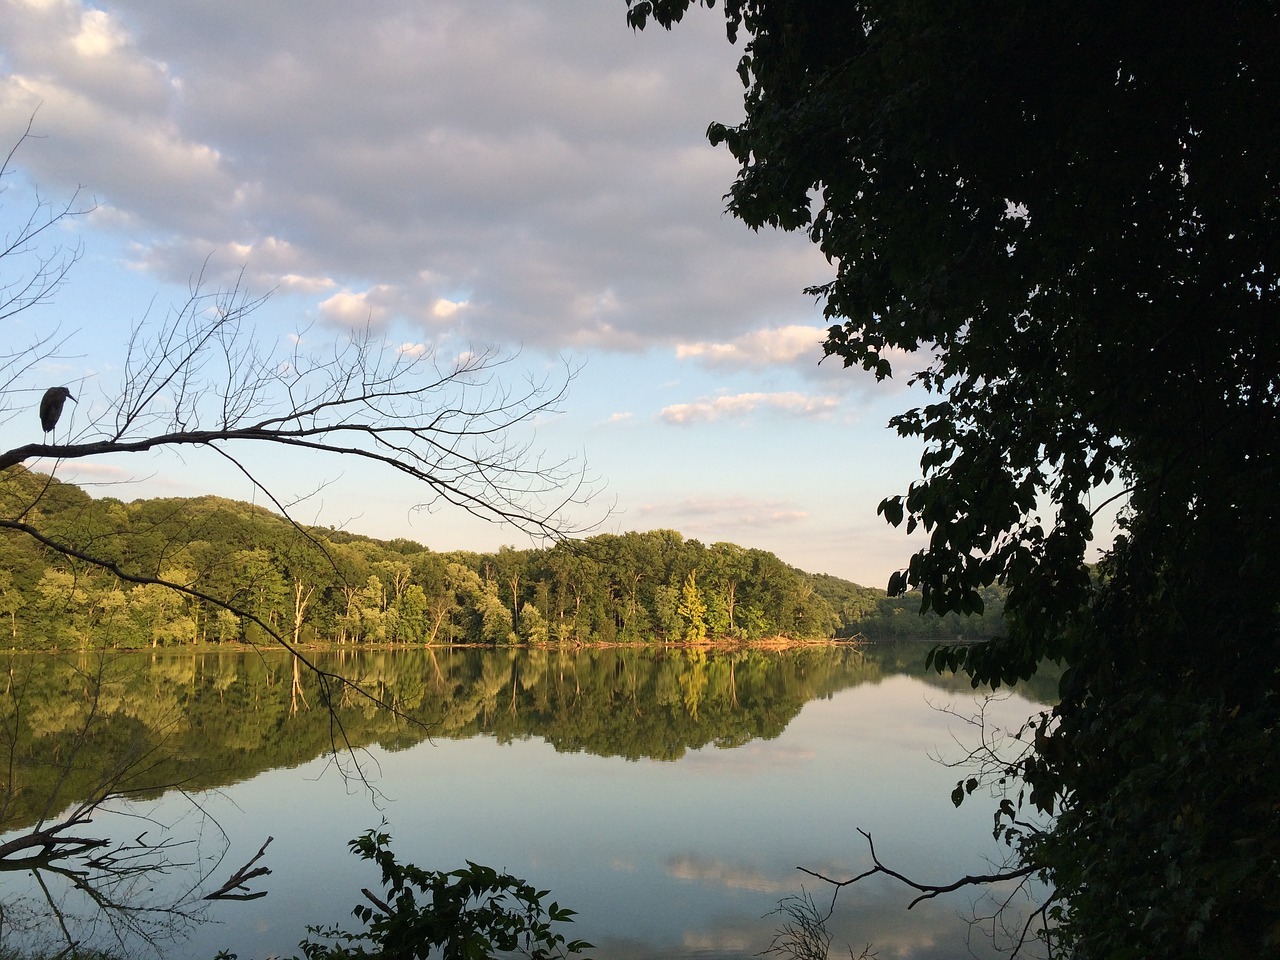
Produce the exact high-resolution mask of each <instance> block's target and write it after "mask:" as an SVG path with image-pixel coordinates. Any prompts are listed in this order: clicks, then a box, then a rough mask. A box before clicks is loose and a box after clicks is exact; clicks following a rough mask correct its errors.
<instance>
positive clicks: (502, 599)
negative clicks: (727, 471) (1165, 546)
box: [0, 467, 1002, 649]
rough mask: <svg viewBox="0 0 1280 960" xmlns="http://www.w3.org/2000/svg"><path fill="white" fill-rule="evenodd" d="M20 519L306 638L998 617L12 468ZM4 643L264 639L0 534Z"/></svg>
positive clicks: (213, 614)
mask: <svg viewBox="0 0 1280 960" xmlns="http://www.w3.org/2000/svg"><path fill="white" fill-rule="evenodd" d="M0 500H3V501H4V502H3V504H0V506H3V509H4V510H5V511H6V513H7V515H15V516H16V515H19V514H23V515H24V516H25V517H26V521H27V522H28V523H29V524H31V525H32V526H34V527H36V528H37V529H39V530H41V531H43V532H44V533H45V534H46V535H48V536H50V537H56V538H58V539H60V540H61V541H63V542H65V543H70V544H75V545H78V546H79V548H80V549H84V550H90V549H91V551H92V554H93V555H94V556H95V557H98V558H101V559H105V560H107V561H109V562H111V563H114V564H116V565H117V566H118V567H119V568H120V569H121V570H122V571H125V572H126V573H128V574H132V575H135V576H140V577H157V578H160V579H162V580H165V581H168V582H171V583H177V584H181V585H183V586H186V587H190V588H192V589H194V590H196V591H198V592H199V593H200V594H203V595H205V596H208V597H211V598H216V599H218V600H222V601H225V602H226V603H228V604H230V605H232V606H234V607H235V608H236V609H238V610H240V611H242V612H244V613H247V614H252V615H253V616H254V617H256V618H258V619H259V620H260V621H262V622H263V623H265V624H268V625H269V626H270V627H271V629H272V630H273V631H275V632H276V633H278V634H279V635H280V636H282V637H285V638H287V639H290V640H292V641H293V642H297V643H308V644H309V643H324V644H332V643H336V644H376V643H408V644H422V643H431V644H450V643H480V644H505V643H545V642H558V643H564V642H568V643H615V642H624V643H647V642H700V641H704V640H717V639H740V640H758V639H763V638H769V637H786V638H790V639H811V638H829V637H851V636H855V635H857V634H862V635H865V636H870V637H876V636H895V637H911V636H917V637H931V638H938V639H942V638H946V639H954V638H957V637H966V636H972V637H975V638H976V637H982V636H989V635H990V634H991V633H994V632H997V631H998V630H999V629H1000V609H1001V606H1002V605H1001V603H1000V599H999V597H997V596H994V595H993V596H992V597H991V598H990V600H991V602H989V603H988V605H987V612H986V616H985V617H981V618H970V619H968V620H966V621H962V620H960V619H959V618H956V617H955V616H951V617H948V618H946V619H942V618H938V617H930V618H922V617H921V616H919V614H918V613H916V612H915V611H916V609H917V607H918V604H917V603H916V601H915V600H914V599H913V598H911V597H909V596H908V597H904V598H893V599H891V598H888V597H887V596H886V595H885V593H884V591H882V590H877V589H873V588H869V587H862V586H858V585H857V584H853V583H850V582H848V581H845V580H840V579H838V578H836V577H831V576H827V575H814V574H809V573H805V572H803V571H800V570H797V569H795V568H794V567H790V566H788V565H787V564H785V563H783V562H782V561H781V560H779V559H778V558H777V557H776V556H774V555H773V554H772V553H769V552H767V551H764V550H756V549H751V548H746V547H740V546H737V545H735V544H731V543H715V544H711V545H710V546H707V545H704V544H702V543H700V542H699V541H697V540H693V539H685V538H684V537H683V536H681V534H679V533H677V532H675V531H673V530H657V531H649V532H645V533H625V534H601V535H597V536H594V537H590V538H588V539H585V540H581V541H569V542H562V543H557V544H555V545H554V546H551V547H548V548H545V549H529V550H517V549H512V548H507V547H504V548H502V549H501V550H499V551H498V552H497V553H494V554H479V553H470V552H462V551H454V552H446V553H441V552H437V551H433V550H429V549H427V548H426V547H424V546H422V545H421V544H419V543H415V542H413V541H410V540H405V539H397V540H392V541H389V542H387V541H380V540H375V539H372V538H369V537H362V536H357V535H354V534H351V533H347V532H344V531H339V530H332V529H322V528H299V527H296V526H294V525H292V524H290V523H289V522H288V521H286V520H284V519H283V518H281V517H279V516H277V515H276V514H273V513H271V512H270V511H268V510H265V509H263V508H261V507H256V506H252V505H250V504H246V503H239V502H235V501H231V500H224V499H221V498H219V497H212V496H209V497H199V498H195V499H155V500H137V501H134V502H132V503H124V502H122V501H120V500H116V499H112V498H109V497H108V498H100V499H99V498H92V497H90V496H89V495H88V494H86V493H85V492H84V491H83V490H81V489H79V488H78V487H76V486H74V485H72V484H67V483H62V482H60V481H58V480H53V479H50V478H48V477H45V476H43V475H40V474H35V473H31V472H29V471H27V470H25V468H22V467H15V468H11V469H10V470H8V471H5V473H4V475H3V480H2V481H0ZM0 617H2V618H3V619H2V620H0V624H3V626H0V636H6V637H7V640H8V645H9V646H12V647H21V648H37V649H49V648H56V649H75V648H89V647H113V648H128V647H136V646H180V645H187V644H207V643H227V642H236V641H246V640H247V641H253V642H261V641H264V640H267V639H269V638H268V637H267V635H266V633H265V631H264V630H263V628H262V627H261V626H259V625H258V624H257V623H254V622H253V620H252V619H250V618H248V617H244V616H238V615H236V614H234V613H231V612H230V611H228V610H226V609H224V608H221V607H219V606H217V605H216V604H213V603H210V602H207V601H204V600H201V599H198V598H196V597H192V596H189V595H185V594H183V593H180V592H177V591H174V590H172V589H169V588H167V587H165V586H162V585H159V584H155V583H131V582H129V581H127V580H122V579H121V578H119V577H117V576H116V575H115V574H113V573H111V572H109V571H106V570H103V569H101V568H100V567H97V566H91V565H88V564H81V563H78V562H76V561H75V560H74V559H69V558H68V557H67V556H65V555H63V554H61V553H55V552H53V551H48V550H45V549H44V548H43V547H42V546H41V545H40V544H39V543H38V542H37V541H35V540H33V539H32V538H31V537H29V536H26V535H24V534H22V533H18V532H12V531H4V532H3V533H0Z"/></svg>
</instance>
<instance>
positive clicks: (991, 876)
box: [796, 827, 1037, 910]
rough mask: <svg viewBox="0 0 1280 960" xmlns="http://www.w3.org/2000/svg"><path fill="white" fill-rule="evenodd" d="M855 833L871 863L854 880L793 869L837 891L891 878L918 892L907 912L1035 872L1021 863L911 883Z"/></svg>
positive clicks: (862, 832) (801, 868) (874, 847)
mask: <svg viewBox="0 0 1280 960" xmlns="http://www.w3.org/2000/svg"><path fill="white" fill-rule="evenodd" d="M858 832H859V833H860V834H862V835H863V836H864V837H866V838H867V847H868V849H869V850H870V851H871V862H872V863H873V864H874V866H873V867H872V868H871V869H870V870H864V871H863V872H862V873H860V874H858V875H857V876H856V877H852V878H850V879H848V880H834V879H832V878H831V877H827V876H824V875H823V874H821V873H817V872H816V871H813V870H809V869H808V868H806V867H797V868H796V869H798V870H799V871H800V872H801V873H807V874H808V875H809V876H811V877H814V878H815V879H818V880H821V881H823V882H824V883H830V884H832V885H833V886H835V887H837V888H840V889H843V888H844V887H848V886H852V885H853V884H855V883H857V882H858V881H859V880H865V879H866V878H867V877H873V876H875V875H876V874H878V873H883V874H885V875H886V876H889V877H893V878H894V879H895V880H897V881H899V882H900V883H904V884H906V885H907V886H908V887H911V888H912V889H913V890H919V891H920V896H918V897H916V898H915V899H914V900H912V901H911V902H910V903H909V904H907V909H908V910H910V909H911V908H912V907H914V906H915V905H916V904H917V903H920V902H921V901H922V900H932V899H933V898H934V897H937V896H940V895H942V894H944V893H951V892H953V891H955V890H960V889H962V888H963V887H973V886H985V885H987V884H992V883H1000V882H1002V881H1005V880H1017V879H1019V878H1020V877H1028V876H1031V875H1032V874H1034V873H1036V871H1037V868H1036V867H1035V866H1034V865H1030V864H1024V865H1023V866H1021V867H1017V868H1014V869H1010V870H1003V871H1000V872H998V873H986V874H976V875H973V876H965V877H961V878H960V879H959V880H953V881H952V882H951V883H920V882H919V881H917V880H912V879H911V878H910V877H908V876H907V875H906V874H903V873H899V872H898V871H897V870H894V869H893V868H892V867H886V866H885V865H884V864H883V863H881V862H880V858H879V857H878V856H876V846H875V843H874V842H873V841H872V839H871V834H870V833H868V832H867V831H866V830H863V829H862V828H861V827H859V828H858Z"/></svg>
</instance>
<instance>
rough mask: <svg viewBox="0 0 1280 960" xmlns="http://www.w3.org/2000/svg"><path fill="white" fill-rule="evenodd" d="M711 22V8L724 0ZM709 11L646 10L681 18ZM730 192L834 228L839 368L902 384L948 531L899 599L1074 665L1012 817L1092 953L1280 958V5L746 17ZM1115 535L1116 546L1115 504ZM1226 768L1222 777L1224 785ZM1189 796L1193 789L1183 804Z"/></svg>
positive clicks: (926, 491)
mask: <svg viewBox="0 0 1280 960" xmlns="http://www.w3.org/2000/svg"><path fill="white" fill-rule="evenodd" d="M703 5H705V6H708V7H710V6H715V4H714V2H713V0H704V3H703ZM691 6H694V4H693V3H692V2H691V0H628V7H629V21H630V23H631V24H632V26H633V27H637V28H642V27H644V26H645V25H646V23H648V22H650V21H653V22H657V23H659V24H661V25H662V26H666V27H670V26H672V25H673V24H675V23H677V22H678V21H679V20H680V19H681V18H682V17H683V16H684V15H685V13H686V12H687V10H688V8H689V7H691ZM724 12H725V16H726V23H727V27H728V34H729V38H730V40H738V39H743V42H744V47H743V56H742V59H741V61H740V65H739V74H740V76H741V78H742V80H743V83H744V86H745V107H746V116H745V119H744V120H743V121H742V122H741V123H738V124H735V125H724V124H712V126H711V128H710V131H709V135H710V138H711V140H712V141H713V142H716V143H723V144H725V145H726V146H727V147H728V149H729V150H730V151H731V152H732V154H733V155H734V157H735V158H736V159H737V160H738V161H739V163H740V165H741V166H740V170H739V174H738V178H737V180H736V182H735V183H734V184H733V186H732V188H731V189H730V193H729V207H730V210H731V211H732V212H733V213H734V214H735V215H737V216H738V217H740V218H741V219H742V220H743V221H744V222H745V223H747V224H748V225H749V226H751V227H752V228H760V227H763V226H774V227H779V228H782V229H788V230H805V231H806V232H807V233H808V234H809V236H810V237H811V238H812V239H813V241H814V242H815V243H816V244H817V245H818V246H819V247H820V248H821V249H822V251H823V252H824V253H825V254H826V255H827V257H828V259H829V260H830V261H831V262H832V264H833V265H834V276H833V277H832V278H831V279H829V280H828V281H826V282H823V283H820V284H818V285H816V286H814V287H813V288H812V291H811V292H813V293H814V294H816V295H817V296H819V297H820V298H822V300H823V301H824V303H825V309H826V313H827V316H828V317H829V319H830V320H831V321H832V326H831V328H830V331H829V334H828V338H827V341H826V347H825V349H826V353H827V355H828V356H830V357H835V358H838V359H840V360H841V361H842V362H843V363H844V364H845V365H846V366H858V367H861V368H863V369H865V370H868V371H871V372H872V373H874V374H875V376H877V377H879V378H883V377H888V376H890V375H891V374H892V373H893V372H894V365H895V364H897V363H898V358H899V357H901V356H902V355H903V352H908V353H910V352H914V351H919V350H921V349H922V348H927V349H928V354H927V358H926V360H925V366H924V369H923V370H922V371H921V372H919V373H918V374H916V375H915V376H914V377H913V380H914V382H915V383H917V384H918V385H919V386H921V387H923V388H925V389H926V390H928V391H929V392H930V393H931V394H932V397H931V400H930V402H928V403H926V404H924V405H922V406H920V407H918V408H916V409H912V410H908V411H906V412H904V413H902V414H900V415H899V416H897V417H895V418H894V419H893V420H892V421H891V422H892V425H893V426H894V427H895V428H896V429H897V430H898V432H899V433H901V434H902V435H904V436H909V437H917V438H920V439H921V440H923V442H924V445H925V451H924V453H923V455H922V459H921V478H920V480H918V481H916V482H915V483H913V484H912V485H911V487H910V488H909V489H908V490H907V491H906V492H905V494H901V495H898V496H893V497H889V498H888V499H886V500H885V501H884V502H883V503H882V504H881V506H880V512H881V514H882V515H883V516H884V517H885V518H886V519H887V520H888V521H889V522H890V523H892V524H894V525H899V524H903V525H905V526H906V527H907V529H909V530H910V529H915V528H920V529H922V530H923V531H924V532H925V534H926V535H927V544H926V546H924V547H923V548H922V549H921V550H920V551H919V552H918V553H917V554H916V555H915V556H913V557H912V558H911V561H910V563H909V565H908V567H907V568H906V569H905V570H902V571H900V572H899V573H897V574H895V575H894V577H893V578H892V579H891V581H890V584H889V592H890V593H893V594H902V593H904V592H905V591H907V590H908V589H911V590H916V591H919V596H920V599H921V603H922V605H923V606H924V607H925V608H926V609H929V610H933V611H936V612H938V613H948V612H958V613H972V612H976V611H981V610H982V608H983V595H982V591H983V590H984V589H986V588H987V587H988V586H990V585H992V584H999V585H1001V586H1003V587H1004V588H1005V590H1006V591H1007V594H1006V604H1005V611H1004V613H1005V623H1006V626H1007V630H1006V631H1005V632H1004V634H1003V636H1001V637H999V638H998V639H993V640H992V641H990V642H987V643H982V644H976V645H972V646H967V647H957V646H950V647H944V648H942V649H939V650H938V651H936V652H935V653H934V655H933V657H932V663H933V664H934V666H936V667H937V668H938V669H940V670H952V671H962V672H963V673H965V674H967V675H968V676H969V677H970V678H971V679H972V681H973V682H974V683H975V684H977V683H989V684H1000V683H1008V682H1010V681H1012V680H1014V679H1018V678H1025V677H1029V676H1031V675H1032V674H1033V673H1035V672H1036V671H1037V669H1038V668H1039V665H1040V664H1041V663H1043V662H1044V661H1045V659H1046V658H1047V659H1049V660H1052V661H1055V662H1059V663H1063V664H1066V665H1067V669H1066V671H1065V673H1064V674H1063V678H1062V685H1061V693H1062V699H1061V702H1060V704H1059V705H1058V706H1057V707H1056V708H1055V709H1054V711H1053V714H1052V716H1050V717H1046V718H1045V722H1044V723H1043V724H1042V726H1041V728H1040V730H1039V731H1038V733H1037V736H1036V737H1035V741H1034V744H1033V749H1032V750H1031V752H1030V753H1028V754H1027V755H1026V756H1024V757H1022V758H1020V759H1019V760H1018V761H1017V762H1016V763H1014V765H1013V772H1014V773H1016V774H1017V775H1018V776H1020V777H1021V778H1022V779H1023V780H1024V781H1025V784H1026V787H1027V790H1026V792H1025V793H1024V794H1023V796H1024V798H1025V800H1026V802H1028V803H1031V804H1033V805H1034V806H1036V807H1038V808H1040V809H1041V810H1044V811H1053V812H1055V813H1056V814H1057V819H1056V821H1055V823H1054V826H1053V827H1052V828H1051V829H1050V830H1049V831H1048V832H1047V833H1043V832H1039V831H1035V830H1029V829H1024V828H1020V827H1018V826H1017V810H1016V805H1015V804H1014V803H1012V802H1010V803H1009V804H1008V805H1007V806H1006V807H1005V808H1003V809H1002V813H1001V817H1002V819H1003V821H1004V827H1005V829H1007V830H1008V831H1009V832H1008V833H1006V835H1007V836H1011V837H1012V838H1013V839H1014V840H1015V842H1017V843H1018V844H1019V845H1020V846H1019V849H1020V853H1021V856H1022V858H1023V862H1024V865H1025V864H1030V865H1034V866H1036V867H1038V868H1040V869H1042V870H1043V871H1044V873H1045V874H1046V875H1047V877H1048V878H1049V879H1050V880H1051V881H1052V882H1053V883H1054V884H1055V886H1056V891H1057V892H1056V895H1055V900H1054V901H1053V903H1052V914H1053V917H1054V918H1055V919H1056V921H1057V924H1058V928H1057V929H1058V933H1057V936H1058V938H1059V940H1060V942H1061V943H1062V944H1063V945H1065V946H1067V947H1069V948H1070V949H1071V950H1072V951H1073V952H1074V953H1075V955H1077V956H1082V957H1102V956H1106V957H1156V956H1161V957H1182V956H1217V957H1223V956H1259V955H1263V954H1268V953H1272V954H1273V953H1274V952H1275V951H1276V950H1277V949H1280V901H1278V900H1277V898H1276V896H1275V890H1276V889H1277V884H1278V882H1280V858H1278V857H1277V847H1278V845H1280V837H1278V836H1277V835H1278V834H1280V831H1278V830H1277V826H1276V824H1277V810H1278V809H1280V808H1278V806H1277V802H1278V801H1277V798H1280V768H1278V764H1277V758H1278V757H1280V749H1278V747H1280V745H1278V744H1277V743H1276V739H1275V738H1276V730H1277V726H1278V724H1280V676H1278V675H1277V671H1276V668H1275V666H1274V664H1275V662H1276V651H1277V647H1278V646H1280V643H1278V640H1280V636H1278V633H1280V578H1277V577H1276V576H1275V574H1274V571H1275V570H1276V569H1280V555H1278V554H1280V537H1277V532H1278V531H1280V517H1278V516H1277V512H1276V510H1277V508H1276V497H1275V491H1276V490H1277V489H1278V488H1280V470H1278V464H1277V456H1278V452H1280V333H1278V331H1280V326H1278V325H1277V319H1278V317H1280V280H1278V279H1277V273H1276V266H1277V263H1280V95H1278V91H1280V58H1277V57H1276V56H1275V51H1276V50H1277V49H1280V8H1277V6H1276V4H1274V3H1271V2H1264V0H1240V2H1233V3H1229V4H1217V3H1214V4H1210V3H1199V2H1197V3H1187V4H1180V5H1178V6H1177V7H1176V8H1170V7H1169V6H1168V5H1166V4H1160V3H1155V2H1154V0H1140V2H1132V3H1126V4H1123V5H1120V6H1116V5H1115V4H1103V3H1098V2H1085V3H1078V2H1076V3H1069V4H1068V3H1060V2H1048V3H1036V4H1025V3H1020V2H997V3H995V4H987V5H985V6H984V7H983V8H982V10H981V11H980V12H976V11H975V10H974V9H972V8H970V7H968V6H965V5H961V4H952V3H943V2H938V0H864V2H850V3H839V4H834V3H831V4H828V3H812V2H807V0H727V2H726V3H725V4H724ZM1110 502H1116V503H1118V504H1119V505H1120V507H1121V510H1120V513H1119V519H1118V521H1117V527H1118V536H1117V537H1116V540H1115V542H1114V544H1113V545H1112V547H1111V549H1110V550H1109V551H1108V552H1107V554H1106V556H1105V557H1104V559H1103V561H1102V562H1101V563H1100V564H1099V565H1098V566H1097V568H1096V569H1090V568H1089V567H1088V566H1086V564H1085V557H1086V549H1087V548H1088V546H1089V544H1090V541H1091V538H1092V537H1093V535H1094V523H1095V519H1096V515H1097V513H1098V511H1099V510H1100V509H1102V508H1103V507H1104V506H1105V505H1107V504H1108V503H1110ZM1215 771H1216V772H1215ZM1156 798H1163V799H1156Z"/></svg>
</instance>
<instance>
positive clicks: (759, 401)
mask: <svg viewBox="0 0 1280 960" xmlns="http://www.w3.org/2000/svg"><path fill="white" fill-rule="evenodd" d="M839 405H840V401H839V400H837V399H836V398H835V397H814V396H807V395H806V394H803V393H797V392H795V391H787V392H783V393H739V394H734V395H732V396H723V397H713V398H710V399H705V400H695V401H694V402H693V403H676V404H672V405H671V406H668V407H663V409H662V412H661V413H659V414H658V416H659V417H660V418H661V419H662V420H663V421H664V422H665V423H674V424H686V423H699V422H705V421H711V420H723V419H728V418H741V417H745V416H748V415H749V414H752V413H755V412H756V411H760V410H763V411H778V412H782V413H788V414H792V415H794V416H803V417H814V416H824V415H827V414H830V413H832V412H833V411H834V410H835V409H836V408H837V407H838V406H839Z"/></svg>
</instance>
